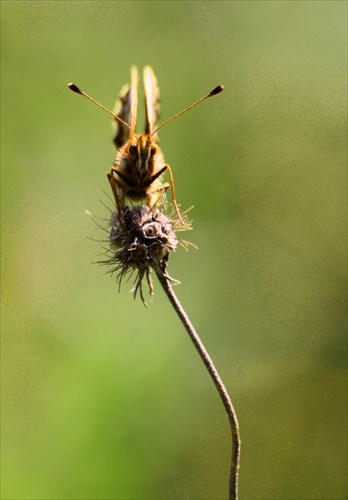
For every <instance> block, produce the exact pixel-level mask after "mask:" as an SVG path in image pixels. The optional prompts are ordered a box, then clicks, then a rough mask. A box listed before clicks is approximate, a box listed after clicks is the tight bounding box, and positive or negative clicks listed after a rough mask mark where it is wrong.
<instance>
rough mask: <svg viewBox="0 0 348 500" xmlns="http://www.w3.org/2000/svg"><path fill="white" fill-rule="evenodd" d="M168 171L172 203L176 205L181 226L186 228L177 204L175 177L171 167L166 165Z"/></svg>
mask: <svg viewBox="0 0 348 500" xmlns="http://www.w3.org/2000/svg"><path fill="white" fill-rule="evenodd" d="M166 169H167V170H168V174H169V183H170V189H171V190H172V202H173V205H174V209H175V212H176V215H177V216H178V219H179V221H180V223H181V225H182V226H184V225H185V223H184V220H183V218H182V217H181V213H180V210H179V206H178V204H177V202H176V196H175V189H174V177H173V174H172V169H171V168H170V166H169V165H166Z"/></svg>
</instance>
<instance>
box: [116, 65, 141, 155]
mask: <svg viewBox="0 0 348 500" xmlns="http://www.w3.org/2000/svg"><path fill="white" fill-rule="evenodd" d="M138 81H139V78H138V69H137V68H136V66H132V67H131V84H130V85H125V86H124V87H123V88H122V90H121V92H120V95H119V97H118V99H117V101H116V105H115V109H114V113H115V115H117V116H119V117H120V118H121V119H122V120H123V121H125V122H126V123H128V125H129V126H130V127H131V129H132V130H133V131H134V133H135V128H136V124H137V109H138ZM114 125H115V129H116V135H115V138H114V143H115V146H116V147H117V148H121V147H122V146H124V145H125V144H126V143H127V142H128V140H129V135H130V133H131V131H130V130H129V128H128V127H126V126H125V125H123V124H122V123H120V122H119V121H117V120H115V121H114Z"/></svg>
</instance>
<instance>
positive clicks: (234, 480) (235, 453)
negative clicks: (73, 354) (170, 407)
mask: <svg viewBox="0 0 348 500" xmlns="http://www.w3.org/2000/svg"><path fill="white" fill-rule="evenodd" d="M156 274H157V277H158V279H159V281H160V283H161V285H162V287H163V290H164V291H165V293H166V295H167V297H168V299H169V301H170V303H171V304H172V306H173V308H174V309H175V311H176V313H177V314H178V316H179V318H180V320H181V322H182V324H183V325H184V327H185V329H186V331H187V333H188V334H189V336H190V338H191V340H192V342H193V344H194V346H195V348H196V349H197V351H198V354H199V355H200V357H201V359H202V361H203V363H204V364H205V367H206V368H207V370H208V372H209V374H210V377H211V378H212V380H213V382H214V384H215V387H216V389H217V390H218V393H219V395H220V398H221V400H222V403H223V405H224V407H225V410H226V412H227V416H228V419H229V422H230V427H231V435H232V458H231V468H230V483H229V500H237V498H238V470H239V458H240V437H239V426H238V420H237V415H236V412H235V410H234V408H233V405H232V402H231V399H230V397H229V395H228V392H227V390H226V387H225V386H224V384H223V382H222V380H221V378H220V376H219V374H218V372H217V370H216V368H215V366H214V363H213V361H212V359H211V357H210V356H209V354H208V352H207V350H206V348H205V347H204V345H203V343H202V341H201V339H200V337H199V335H198V333H197V332H196V330H195V329H194V327H193V325H192V323H191V321H190V320H189V318H188V316H187V314H186V312H185V310H184V309H183V307H182V305H181V303H180V302H179V300H178V298H177V296H176V295H175V293H174V292H173V288H172V287H171V285H170V283H169V282H168V280H167V278H166V277H165V276H163V274H162V275H161V273H160V272H156Z"/></svg>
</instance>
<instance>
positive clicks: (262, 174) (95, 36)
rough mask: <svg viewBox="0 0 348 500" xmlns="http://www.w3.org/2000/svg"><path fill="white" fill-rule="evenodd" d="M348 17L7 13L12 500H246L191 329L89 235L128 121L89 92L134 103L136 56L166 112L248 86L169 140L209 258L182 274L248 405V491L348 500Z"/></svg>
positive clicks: (63, 9) (141, 8) (255, 5)
mask: <svg viewBox="0 0 348 500" xmlns="http://www.w3.org/2000/svg"><path fill="white" fill-rule="evenodd" d="M346 10H347V4H346V2H340V1H339V2H335V1H332V2H315V1H308V2H280V1H279V2H268V1H266V2H264V1H259V2H213V1H209V2H206V1H203V2H200V1H197V2H196V1H192V2H185V1H179V2H156V1H154V2H148V1H140V2H137V1H128V2H113V1H108V2H103V1H100V2H99V1H98V2H96V1H90V2H74V1H67V2H64V1H61V2H43V1H42V2H35V1H31V2H22V1H15V2H12V1H6V2H2V3H1V14H2V101H1V111H2V122H1V125H2V244H3V261H2V270H3V274H2V284H3V318H2V327H3V328H2V330H3V340H2V355H3V387H2V398H3V409H2V498H3V499H190V500H191V499H214V500H215V499H223V498H227V478H228V470H229V459H230V435H229V430H228V422H227V418H226V416H225V414H224V410H223V407H222V404H221V402H220V400H219V398H218V396H217V394H216V391H215V389H214V387H213V384H212V382H211V381H210V379H209V377H208V375H207V373H206V371H205V369H204V367H203V365H202V363H201V361H200V359H198V356H197V354H196V353H195V351H194V349H193V346H192V345H191V343H190V341H189V339H188V338H187V334H186V333H185V331H184V330H183V327H182V326H181V324H180V323H179V321H178V319H177V317H176V315H175V314H174V312H173V311H172V310H171V308H170V306H169V303H168V301H167V300H166V298H165V296H164V294H163V292H162V291H161V289H160V286H159V284H158V283H157V282H156V283H155V297H154V298H153V300H151V299H150V300H148V308H147V309H146V308H144V307H143V305H142V304H141V302H140V300H137V301H135V302H134V301H133V297H132V294H131V293H130V289H131V286H132V283H131V282H128V283H124V284H123V286H122V290H121V293H118V290H117V286H116V284H115V281H114V279H110V278H109V277H108V276H104V275H103V273H104V272H105V269H103V268H100V267H98V266H96V265H95V266H93V265H92V262H93V261H96V260H98V259H99V258H100V253H101V252H102V249H101V245H100V244H99V243H96V242H93V241H90V240H88V239H86V237H91V238H95V239H98V238H100V231H99V230H98V228H97V227H96V226H95V225H94V224H93V221H92V220H91V218H90V217H88V216H87V215H86V214H85V212H84V210H85V209H89V210H90V211H92V212H93V213H95V214H96V215H97V216H99V217H101V218H107V215H108V212H107V209H106V208H104V206H103V205H102V204H101V203H100V199H102V200H104V201H106V204H109V206H110V202H109V201H108V200H107V197H106V195H105V194H103V191H106V193H107V194H108V195H109V194H110V193H109V192H110V189H109V186H108V182H107V179H106V176H105V172H106V171H107V170H108V169H109V167H110V165H111V161H112V158H113V155H114V150H113V146H112V143H111V136H112V131H111V127H110V119H109V117H108V116H107V115H106V114H105V113H103V112H102V111H101V110H99V109H98V108H97V107H94V106H93V105H92V104H91V103H89V102H87V101H86V100H84V99H83V98H82V97H80V96H77V95H76V94H73V93H72V92H70V91H69V90H68V89H67V83H68V82H70V81H72V82H75V83H76V84H77V85H79V86H81V88H82V89H83V90H85V91H86V92H88V93H89V94H91V95H92V96H93V97H94V98H95V99H97V100H99V101H100V102H102V103H103V104H104V105H105V106H107V107H109V108H112V107H113V104H114V101H115V98H116V97H117V95H118V92H119V90H120V89H121V87H122V86H123V84H125V83H127V82H128V81H129V69H130V66H131V65H132V64H136V65H137V66H138V67H139V68H142V67H143V66H144V65H145V64H150V65H152V66H153V68H154V70H155V72H156V75H157V77H158V80H159V84H160V89H161V98H162V121H163V120H165V119H167V118H169V117H170V116H172V115H173V114H175V113H176V112H178V111H180V110H181V109H183V108H184V107H186V106H188V105H189V104H191V103H192V102H194V101H195V100H196V99H198V98H200V97H201V96H202V95H204V94H205V93H207V92H209V91H210V90H211V89H212V88H214V87H215V86H216V85H218V84H224V85H225V91H224V93H222V94H220V95H219V96H217V97H214V98H213V99H210V100H209V101H207V102H205V103H204V104H202V105H201V106H199V107H198V108H196V109H195V110H193V111H191V112H190V113H188V114H187V115H185V116H183V117H181V118H180V119H178V120H177V121H175V122H173V123H172V124H170V125H168V127H166V128H165V129H163V130H162V131H161V133H160V139H161V146H162V148H163V150H164V153H165V157H166V160H167V162H168V163H169V164H170V165H171V166H172V169H173V173H174V176H175V183H176V190H177V198H178V201H179V203H180V204H181V207H182V208H183V209H185V208H188V207H190V206H191V205H194V206H195V208H194V209H193V211H192V212H191V215H192V218H193V221H194V231H193V232H191V233H188V234H185V235H184V237H185V238H186V239H189V240H190V241H192V242H193V243H194V244H196V245H197V246H198V247H199V250H194V249H192V250H190V251H189V252H188V253H186V252H185V251H184V250H182V249H179V250H178V251H177V252H176V253H175V254H174V255H172V257H171V261H170V266H169V272H170V274H171V275H172V276H173V277H175V278H177V279H179V280H181V281H182V284H181V285H180V286H179V287H177V288H176V292H177V294H178V296H179V298H180V299H181V300H182V303H183V305H184V307H185V308H186V310H187V312H188V314H189V315H190V317H191V320H192V321H193V323H194V325H195V326H196V328H197V330H198V332H199V333H200V334H201V337H202V340H203V342H204V343H205V345H206V347H207V349H208V350H209V352H210V354H211V356H212V358H213V360H214V361H215V363H216V366H217V368H218V370H219V371H220V374H221V376H222V378H223V380H224V381H225V383H226V386H227V388H228V390H229V392H230V394H231V397H232V400H233V402H234V405H235V408H236V410H237V414H238V417H239V421H240V429H241V436H242V458H241V469H240V498H243V499H343V498H347V497H346V495H347V491H346V466H347V463H346V414H345V412H346V366H345V365H346V343H345V291H346V288H345V281H346V274H345V200H346V188H345V160H346V156H345V155H346V139H345V134H346V48H345V42H346V34H347V32H346V31H347V30H346ZM140 108H141V115H140V118H139V124H140V130H141V124H142V122H143V109H142V108H143V106H142V101H141V106H140ZM102 224H104V225H105V226H106V225H107V223H106V222H105V221H104V222H102ZM104 237H105V235H104Z"/></svg>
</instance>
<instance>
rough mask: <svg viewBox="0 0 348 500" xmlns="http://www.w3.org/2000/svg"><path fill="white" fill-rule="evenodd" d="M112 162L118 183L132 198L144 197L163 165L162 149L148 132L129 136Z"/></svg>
mask: <svg viewBox="0 0 348 500" xmlns="http://www.w3.org/2000/svg"><path fill="white" fill-rule="evenodd" d="M114 163H115V167H116V169H117V174H118V176H119V184H122V185H123V186H122V187H123V189H124V190H125V194H126V196H128V197H130V198H132V199H141V198H143V197H144V195H145V194H146V193H147V192H148V188H149V186H150V185H151V184H153V183H154V181H155V180H156V179H157V177H158V176H157V175H156V174H157V173H158V172H159V171H160V170H162V169H163V167H164V165H165V163H164V158H163V154H162V151H161V149H160V147H159V146H158V145H157V143H156V141H155V139H154V138H153V137H152V136H151V135H150V134H146V135H139V136H138V137H137V138H136V139H134V138H131V139H130V140H129V141H128V143H127V144H126V145H125V146H123V147H121V148H120V149H119V150H118V152H117V155H116V158H115V162H114Z"/></svg>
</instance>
